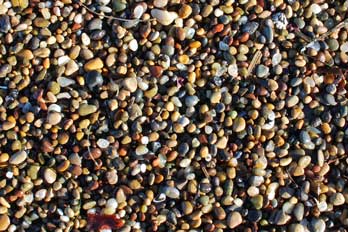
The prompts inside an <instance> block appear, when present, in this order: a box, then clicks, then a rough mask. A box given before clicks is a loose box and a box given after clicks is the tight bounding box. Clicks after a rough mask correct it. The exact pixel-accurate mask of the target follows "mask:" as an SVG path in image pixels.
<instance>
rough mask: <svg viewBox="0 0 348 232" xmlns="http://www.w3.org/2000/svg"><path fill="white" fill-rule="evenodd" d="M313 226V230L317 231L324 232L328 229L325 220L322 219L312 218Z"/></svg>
mask: <svg viewBox="0 0 348 232" xmlns="http://www.w3.org/2000/svg"><path fill="white" fill-rule="evenodd" d="M311 227H312V228H313V231H315V232H324V231H325V230H326V224H325V222H324V220H322V219H316V218H314V219H312V221H311Z"/></svg>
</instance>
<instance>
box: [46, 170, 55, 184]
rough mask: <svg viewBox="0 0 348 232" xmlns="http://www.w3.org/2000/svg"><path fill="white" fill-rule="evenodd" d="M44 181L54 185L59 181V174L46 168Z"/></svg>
mask: <svg viewBox="0 0 348 232" xmlns="http://www.w3.org/2000/svg"><path fill="white" fill-rule="evenodd" d="M44 179H45V181H46V182H47V183H49V184H53V183H54V182H55V181H56V179H57V173H56V172H55V171H54V170H53V169H51V168H46V169H45V171H44Z"/></svg>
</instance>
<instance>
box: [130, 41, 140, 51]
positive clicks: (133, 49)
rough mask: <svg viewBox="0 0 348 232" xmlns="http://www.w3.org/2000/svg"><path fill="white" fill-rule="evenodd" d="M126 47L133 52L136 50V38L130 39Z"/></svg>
mask: <svg viewBox="0 0 348 232" xmlns="http://www.w3.org/2000/svg"><path fill="white" fill-rule="evenodd" d="M128 47H129V49H130V50H132V51H133V52H135V51H136V50H138V42H137V40H136V39H132V40H131V41H130V42H129V44H128Z"/></svg>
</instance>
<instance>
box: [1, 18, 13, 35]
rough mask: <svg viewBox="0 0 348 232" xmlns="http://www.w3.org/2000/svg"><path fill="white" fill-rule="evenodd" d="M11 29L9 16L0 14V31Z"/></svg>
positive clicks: (4, 31) (5, 31)
mask: <svg viewBox="0 0 348 232" xmlns="http://www.w3.org/2000/svg"><path fill="white" fill-rule="evenodd" d="M9 30H11V23H10V17H9V16H8V15H2V16H0V32H3V33H7V32H8V31H9Z"/></svg>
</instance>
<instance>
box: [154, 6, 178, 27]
mask: <svg viewBox="0 0 348 232" xmlns="http://www.w3.org/2000/svg"><path fill="white" fill-rule="evenodd" d="M151 15H152V17H154V18H155V19H156V20H157V21H158V22H159V23H160V24H162V25H164V26H168V25H169V24H171V23H172V22H173V21H174V20H175V19H177V18H178V14H177V13H176V12H173V11H166V10H159V9H152V10H151Z"/></svg>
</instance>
